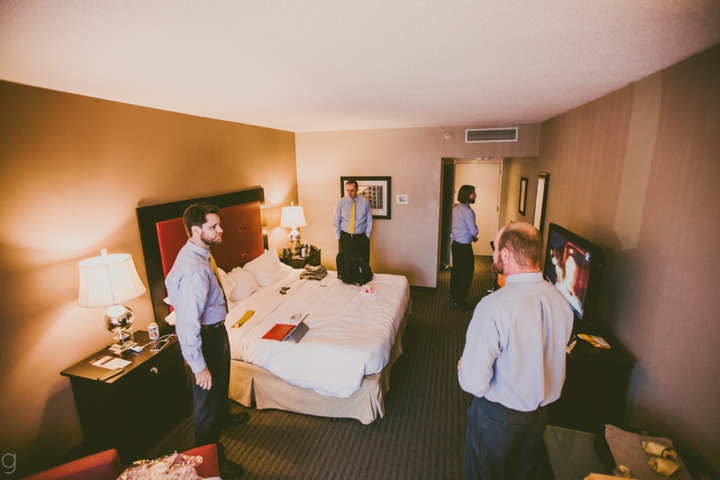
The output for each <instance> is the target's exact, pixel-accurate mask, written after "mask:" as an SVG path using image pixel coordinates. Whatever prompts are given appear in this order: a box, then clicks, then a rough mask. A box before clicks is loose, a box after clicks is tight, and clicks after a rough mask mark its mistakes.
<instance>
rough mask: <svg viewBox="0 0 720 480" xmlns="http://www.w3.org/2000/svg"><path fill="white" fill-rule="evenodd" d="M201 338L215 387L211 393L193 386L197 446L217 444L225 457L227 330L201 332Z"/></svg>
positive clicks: (228, 365) (216, 329) (228, 386)
mask: <svg viewBox="0 0 720 480" xmlns="http://www.w3.org/2000/svg"><path fill="white" fill-rule="evenodd" d="M200 337H201V338H202V352H203V357H204V358H205V363H206V364H207V368H208V370H210V375H212V387H210V390H203V389H202V388H200V387H199V386H198V385H197V384H193V419H194V421H195V444H196V446H198V447H200V446H203V445H207V444H209V443H215V444H218V447H219V448H218V450H219V453H220V455H222V451H221V448H222V446H221V445H220V432H221V431H222V429H223V427H225V426H226V425H227V422H228V421H229V419H230V405H229V404H228V390H229V388H230V343H229V342H228V334H227V330H225V327H224V326H222V325H221V326H220V327H217V328H211V329H203V330H201V331H200ZM220 455H219V456H220ZM220 460H221V461H222V460H224V458H220Z"/></svg>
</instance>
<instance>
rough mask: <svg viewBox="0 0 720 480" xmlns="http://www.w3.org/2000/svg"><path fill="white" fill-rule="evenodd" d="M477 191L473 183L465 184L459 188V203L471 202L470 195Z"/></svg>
mask: <svg viewBox="0 0 720 480" xmlns="http://www.w3.org/2000/svg"><path fill="white" fill-rule="evenodd" d="M474 191H475V187H473V186H472V185H463V186H462V187H460V190H458V203H469V202H470V195H472V193H473V192H474Z"/></svg>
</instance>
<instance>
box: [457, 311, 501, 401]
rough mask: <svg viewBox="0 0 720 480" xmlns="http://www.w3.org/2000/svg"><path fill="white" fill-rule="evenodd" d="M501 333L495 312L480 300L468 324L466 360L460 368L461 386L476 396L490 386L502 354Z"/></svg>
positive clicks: (481, 395) (464, 358)
mask: <svg viewBox="0 0 720 480" xmlns="http://www.w3.org/2000/svg"><path fill="white" fill-rule="evenodd" d="M500 341H501V340H500V334H499V332H498V329H497V326H496V325H495V321H494V319H493V318H492V315H491V314H490V312H488V310H487V309H486V308H484V305H482V303H480V304H479V305H478V306H477V307H476V309H475V313H474V314H473V318H472V320H471V322H470V325H469V326H468V330H467V337H466V339H465V348H464V350H463V355H462V363H461V364H460V369H459V370H458V381H459V382H460V387H461V388H462V389H463V390H464V391H466V392H468V393H471V394H473V395H475V396H476V397H483V396H485V393H487V391H488V389H489V388H490V381H491V380H492V378H493V370H494V366H495V360H496V359H497V357H498V356H499V355H500V352H501V351H502V348H501V346H500Z"/></svg>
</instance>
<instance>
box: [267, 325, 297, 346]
mask: <svg viewBox="0 0 720 480" xmlns="http://www.w3.org/2000/svg"><path fill="white" fill-rule="evenodd" d="M294 329H295V325H287V324H285V323H276V324H275V326H274V327H272V328H271V329H270V330H269V331H268V332H267V333H266V334H265V335H263V337H262V338H263V339H265V340H277V341H279V342H282V341H283V340H284V339H285V337H287V336H288V335H290V332H292V331H293V330H294Z"/></svg>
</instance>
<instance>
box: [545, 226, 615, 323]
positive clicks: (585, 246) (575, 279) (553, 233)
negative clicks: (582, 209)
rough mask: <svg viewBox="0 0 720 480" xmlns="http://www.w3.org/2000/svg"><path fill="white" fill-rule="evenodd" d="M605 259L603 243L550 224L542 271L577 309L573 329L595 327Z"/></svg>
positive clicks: (575, 309) (573, 307) (572, 306)
mask: <svg viewBox="0 0 720 480" xmlns="http://www.w3.org/2000/svg"><path fill="white" fill-rule="evenodd" d="M604 262H605V255H603V251H602V250H601V249H600V247H598V246H597V245H595V244H594V243H592V242H590V241H589V240H586V239H584V238H582V237H581V236H579V235H577V234H575V233H572V232H571V231H569V230H567V229H565V228H563V227H561V226H559V225H556V224H554V223H551V224H550V227H549V228H548V235H547V248H546V250H545V269H544V272H543V274H544V276H545V279H546V280H547V281H549V282H550V283H552V284H553V285H555V287H556V288H557V289H558V290H559V291H560V293H562V294H563V296H564V297H565V298H566V299H567V301H568V302H569V303H570V307H571V308H572V310H573V312H575V323H574V328H573V332H574V333H593V330H595V324H594V322H593V313H594V310H595V306H596V302H597V297H598V294H599V289H600V281H601V279H602V269H603V263H604Z"/></svg>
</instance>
